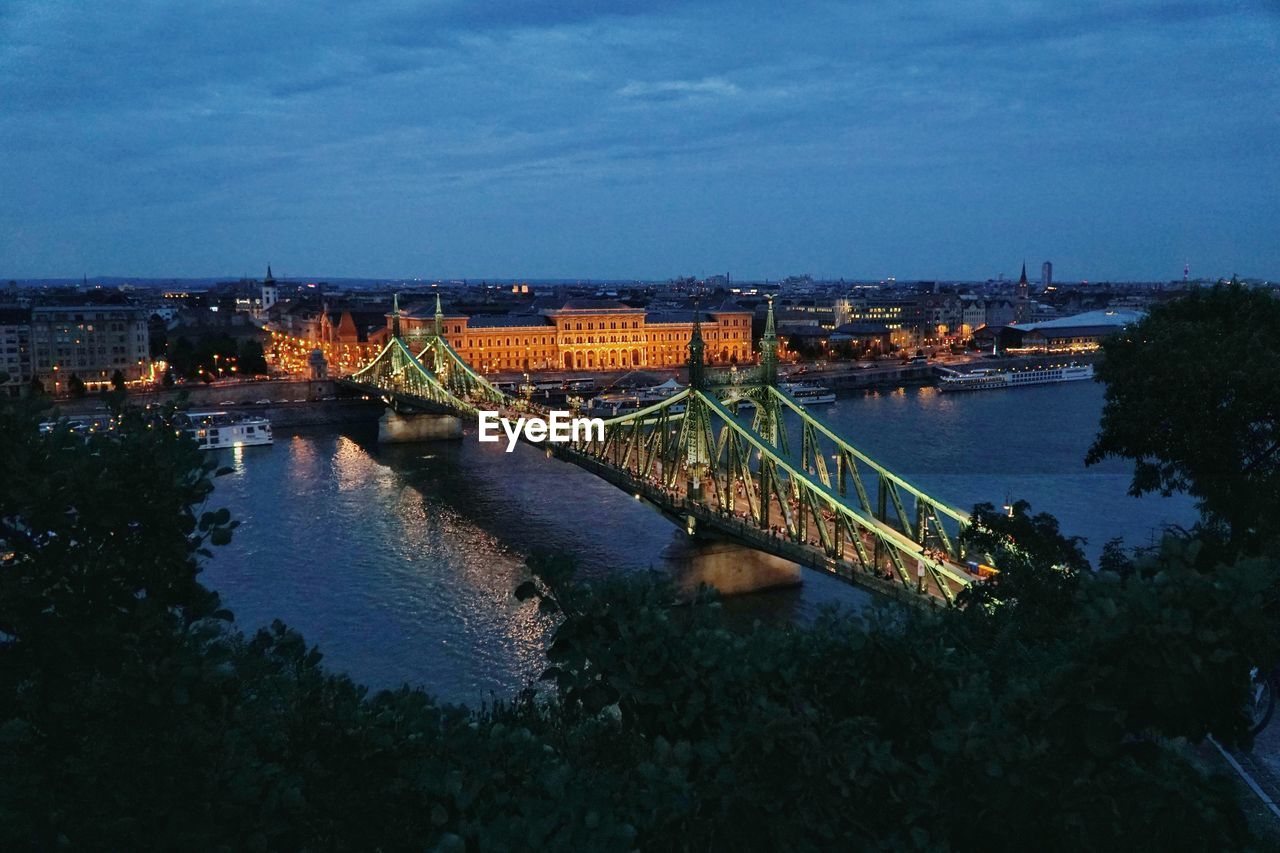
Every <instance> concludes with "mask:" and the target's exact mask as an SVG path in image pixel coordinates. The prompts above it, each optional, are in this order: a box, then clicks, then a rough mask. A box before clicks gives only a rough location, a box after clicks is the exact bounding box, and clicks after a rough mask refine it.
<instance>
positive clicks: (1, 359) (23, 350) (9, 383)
mask: <svg viewBox="0 0 1280 853" xmlns="http://www.w3.org/2000/svg"><path fill="white" fill-rule="evenodd" d="M0 373H4V374H5V377H2V379H3V381H0V394H10V395H14V396H16V395H18V394H20V393H22V391H23V389H24V388H25V387H26V386H27V385H28V384H29V383H30V382H31V376H32V372H31V309H30V308H0Z"/></svg>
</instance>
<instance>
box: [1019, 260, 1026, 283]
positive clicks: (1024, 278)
mask: <svg viewBox="0 0 1280 853" xmlns="http://www.w3.org/2000/svg"><path fill="white" fill-rule="evenodd" d="M1018 284H1027V262H1026V261H1023V262H1022V276H1021V277H1020V278H1019V279H1018Z"/></svg>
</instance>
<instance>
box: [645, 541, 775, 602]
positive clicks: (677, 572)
mask: <svg viewBox="0 0 1280 853" xmlns="http://www.w3.org/2000/svg"><path fill="white" fill-rule="evenodd" d="M662 561H663V563H664V564H666V566H667V567H668V568H669V569H670V571H671V573H672V577H673V579H674V581H675V584H676V588H677V589H678V590H679V591H680V594H681V595H682V596H685V597H692V596H693V594H694V593H695V592H697V591H698V587H699V586H700V585H702V584H706V585H707V586H713V587H715V588H716V589H717V590H718V591H719V592H720V594H721V595H744V594H746V593H749V592H760V591H761V590H766V589H777V588H780V587H788V586H797V585H798V584H799V583H800V564H799V563H793V562H791V561H790V560H784V559H782V558H781V557H775V556H773V555H772V554H766V553H764V552H763V551H757V550H755V549H754V548H749V547H747V546H746V545H740V544H738V543H737V542H732V541H729V540H727V539H721V538H720V537H717V536H709V535H706V534H702V533H699V534H697V535H695V536H690V535H688V534H687V533H685V532H684V531H679V532H677V533H676V534H675V539H674V540H673V541H672V542H671V544H670V545H668V546H667V547H666V548H664V549H663V551H662Z"/></svg>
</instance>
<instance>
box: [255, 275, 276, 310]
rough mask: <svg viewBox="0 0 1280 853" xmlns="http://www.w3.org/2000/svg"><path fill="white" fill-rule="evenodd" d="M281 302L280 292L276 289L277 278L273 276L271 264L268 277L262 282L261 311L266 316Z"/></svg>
mask: <svg viewBox="0 0 1280 853" xmlns="http://www.w3.org/2000/svg"><path fill="white" fill-rule="evenodd" d="M279 301H280V291H279V289H278V288H277V287H276V278H275V276H273V275H272V274H271V264H267V277H266V278H264V279H263V280H262V300H261V303H260V305H259V310H260V311H261V312H262V313H263V314H265V313H267V312H268V311H270V310H271V308H272V306H274V305H275V304H276V303H277V302H279Z"/></svg>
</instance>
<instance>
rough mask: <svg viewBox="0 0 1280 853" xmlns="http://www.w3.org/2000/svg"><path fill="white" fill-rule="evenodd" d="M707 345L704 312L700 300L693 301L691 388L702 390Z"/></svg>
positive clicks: (690, 360) (690, 350) (690, 349)
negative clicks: (703, 329)
mask: <svg viewBox="0 0 1280 853" xmlns="http://www.w3.org/2000/svg"><path fill="white" fill-rule="evenodd" d="M706 348H707V345H706V343H705V342H703V340H702V312H701V310H699V305H698V299H697V298H696V297H695V298H694V300H693V334H692V335H691V336H690V337H689V387H690V388H701V387H702V379H703V366H704V362H703V351H704V350H706Z"/></svg>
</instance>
